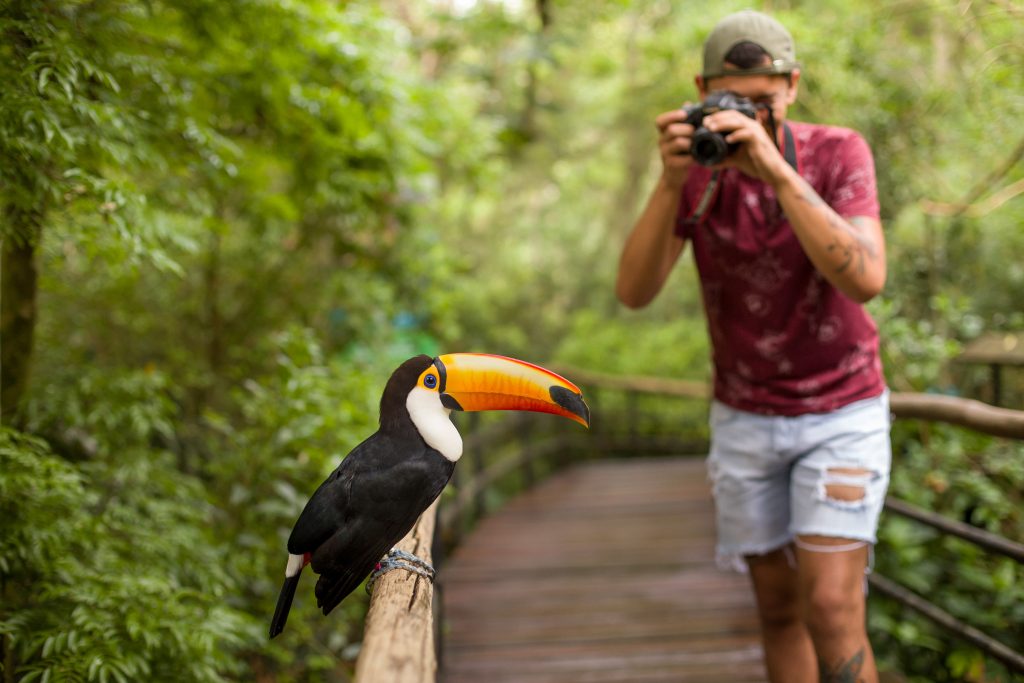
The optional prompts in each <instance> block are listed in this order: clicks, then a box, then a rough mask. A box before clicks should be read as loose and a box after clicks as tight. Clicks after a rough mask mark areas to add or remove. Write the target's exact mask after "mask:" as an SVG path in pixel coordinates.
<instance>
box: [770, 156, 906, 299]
mask: <svg viewBox="0 0 1024 683" xmlns="http://www.w3.org/2000/svg"><path fill="white" fill-rule="evenodd" d="M772 185H773V186H774V188H775V194H776V195H777V196H778V198H779V204H780V205H781V206H782V210H783V211H785V212H786V216H787V217H788V218H789V223H790V225H792V226H793V232H794V233H796V236H797V239H798V240H800V245H801V246H802V247H803V248H804V252H805V253H806V254H807V257H808V258H809V259H810V260H811V262H812V263H813V264H814V266H815V268H817V269H818V271H819V272H820V273H821V274H822V275H824V276H825V278H826V279H827V280H828V281H829V282H831V283H832V284H833V285H834V286H835V287H836V289H838V290H839V291H841V292H842V293H843V294H845V295H846V296H848V297H850V298H851V299H853V300H854V301H859V302H861V303H863V302H865V301H868V300H870V299H872V298H873V297H874V296H875V295H877V294H878V293H879V292H881V291H882V287H883V286H884V285H885V276H886V263H885V238H884V237H883V235H882V224H881V223H880V222H879V221H878V220H877V219H875V218H869V217H866V216H854V217H852V218H843V217H842V216H840V215H839V214H837V213H836V212H835V211H834V210H833V209H832V207H830V206H829V205H828V204H826V203H825V201H824V200H823V199H822V198H821V197H819V196H818V193H817V192H815V191H814V188H812V187H811V186H810V184H808V182H807V181H806V180H804V179H803V178H801V177H800V176H799V175H797V173H796V171H793V170H792V169H789V170H788V172H787V173H785V175H784V177H783V178H782V179H781V180H779V181H778V182H774V183H772Z"/></svg>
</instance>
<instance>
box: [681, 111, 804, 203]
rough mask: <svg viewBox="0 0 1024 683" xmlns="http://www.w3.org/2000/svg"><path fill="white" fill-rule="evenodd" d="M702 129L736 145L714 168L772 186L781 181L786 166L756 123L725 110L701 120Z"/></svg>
mask: <svg viewBox="0 0 1024 683" xmlns="http://www.w3.org/2000/svg"><path fill="white" fill-rule="evenodd" d="M704 126H705V127H706V128H707V129H708V130H710V131H713V132H715V133H719V134H721V135H724V136H725V141H726V142H728V143H730V144H732V143H737V144H739V145H740V147H739V149H737V150H736V152H735V153H734V154H730V155H729V156H728V157H727V158H726V160H725V161H723V162H722V163H721V164H719V165H718V166H716V167H715V168H730V167H731V168H738V169H739V170H740V171H741V172H742V173H744V174H745V175H748V176H750V177H752V178H757V179H758V180H763V181H764V182H766V183H768V184H769V185H772V186H773V187H775V186H777V185H778V184H779V183H780V182H782V181H783V180H784V179H785V177H786V173H787V169H788V164H787V163H786V160H785V158H784V157H783V156H782V154H781V153H780V152H779V148H778V146H777V145H776V143H775V141H774V140H772V139H771V136H770V135H769V134H768V131H767V130H765V127H764V124H763V123H761V121H760V120H757V119H752V118H750V117H748V116H745V115H743V114H741V113H740V112H738V111H734V110H732V109H726V110H723V111H720V112H717V113H715V114H712V115H710V116H707V117H705V118H704ZM690 134H691V135H692V134H693V133H692V130H691V133H690Z"/></svg>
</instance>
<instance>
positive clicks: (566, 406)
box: [434, 353, 590, 427]
mask: <svg viewBox="0 0 1024 683" xmlns="http://www.w3.org/2000/svg"><path fill="white" fill-rule="evenodd" d="M434 365H435V366H437V369H438V372H439V373H440V374H441V386H440V387H438V388H439V389H440V392H441V401H442V403H444V405H445V406H447V407H448V408H451V409H452V410H465V411H475V410H530V411H533V412H537V413H553V414H555V415H561V416H563V417H567V418H569V419H570V420H575V421H576V422H579V423H580V424H581V425H583V426H584V427H589V426H590V409H589V408H588V407H587V404H586V403H584V402H583V395H582V393H581V392H580V389H579V387H577V386H576V385H575V384H573V383H572V382H570V381H569V380H567V379H565V378H564V377H561V376H559V375H556V374H555V373H553V372H551V371H550V370H545V369H544V368H542V367H540V366H539V365H533V364H532V363H527V362H524V361H521V360H516V359H515V358H506V357H505V356H493V355H490V354H486V353H446V354H444V355H442V356H438V357H437V358H435V359H434Z"/></svg>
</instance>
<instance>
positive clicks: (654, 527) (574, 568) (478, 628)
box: [440, 458, 767, 683]
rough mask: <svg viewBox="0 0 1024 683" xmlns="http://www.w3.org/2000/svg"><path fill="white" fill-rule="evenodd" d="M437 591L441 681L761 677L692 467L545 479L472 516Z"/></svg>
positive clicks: (605, 682)
mask: <svg viewBox="0 0 1024 683" xmlns="http://www.w3.org/2000/svg"><path fill="white" fill-rule="evenodd" d="M441 581H442V588H443V590H442V595H441V598H442V599H443V601H444V608H443V609H444V618H445V624H444V628H445V635H444V639H445V640H444V651H443V654H442V661H441V667H442V670H441V676H440V680H441V681H442V682H443V683H468V682H470V681H472V682H473V683H509V682H512V681H522V682H523V683H588V682H593V683H616V682H621V683H647V682H669V681H671V682H673V683H680V682H698V681H699V682H705V681H706V682H708V683H711V682H716V683H717V682H721V681H728V682H730V683H753V682H763V681H766V680H767V679H766V676H765V673H764V668H763V664H762V661H761V645H760V640H759V636H758V628H757V619H756V615H755V612H754V604H753V596H752V594H751V591H750V587H749V583H748V581H747V578H746V577H744V576H741V575H737V574H734V573H726V572H721V571H719V570H718V569H717V568H716V567H715V563H714V520H713V511H712V503H711V495H710V490H709V486H708V484H707V481H706V475H705V469H704V464H703V460H702V459H700V458H656V459H630V460H621V461H599V462H590V463H585V464H581V465H576V466H574V467H572V468H570V469H568V470H565V471H564V472H561V473H559V474H556V475H555V476H553V477H551V478H549V479H548V480H546V481H544V482H542V483H541V484H539V485H538V486H536V487H534V488H533V489H531V490H529V491H527V492H525V493H524V494H523V495H521V496H519V497H517V498H516V499H514V500H513V501H511V502H509V503H508V504H507V505H506V506H505V507H503V508H502V509H501V510H500V511H498V512H497V513H495V514H494V515H492V516H491V517H488V518H486V519H484V520H483V521H482V522H481V523H480V524H479V525H478V526H477V528H476V529H475V530H474V532H473V533H472V534H471V535H470V537H469V538H468V539H466V540H465V542H464V543H463V544H462V545H461V546H460V547H459V548H458V549H457V550H456V552H455V553H454V554H453V556H452V558H451V559H450V560H449V562H448V563H447V564H446V566H445V568H444V569H443V571H442V574H441Z"/></svg>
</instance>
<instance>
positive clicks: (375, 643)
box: [355, 501, 437, 683]
mask: <svg viewBox="0 0 1024 683" xmlns="http://www.w3.org/2000/svg"><path fill="white" fill-rule="evenodd" d="M436 516H437V501H434V503H433V504H432V505H431V506H430V507H429V508H427V510H426V511H425V512H424V513H423V514H422V515H421V516H420V519H419V521H418V522H417V523H416V526H414V527H413V528H412V531H410V532H409V533H408V534H407V535H406V537H405V538H403V539H402V540H401V541H400V542H399V544H398V545H397V546H395V547H396V548H398V549H400V550H404V551H406V552H408V553H412V554H413V555H415V556H417V557H419V558H420V559H422V560H424V561H425V562H428V563H429V562H430V561H431V543H432V541H433V537H434V522H435V519H436ZM433 603H434V587H433V585H432V584H431V582H430V581H428V580H427V579H425V578H423V577H421V576H419V575H417V574H413V573H412V572H408V571H403V570H395V571H390V572H388V573H386V574H383V575H382V576H381V577H380V578H379V579H377V582H376V583H375V584H374V586H373V594H372V596H371V598H370V611H369V613H368V614H367V615H366V629H365V632H364V635H363V646H362V649H361V650H360V651H359V658H358V659H357V660H356V677H355V682H356V683H379V682H380V681H388V683H425V682H428V681H433V680H434V679H435V677H436V675H437V654H436V650H435V649H434V612H433Z"/></svg>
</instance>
